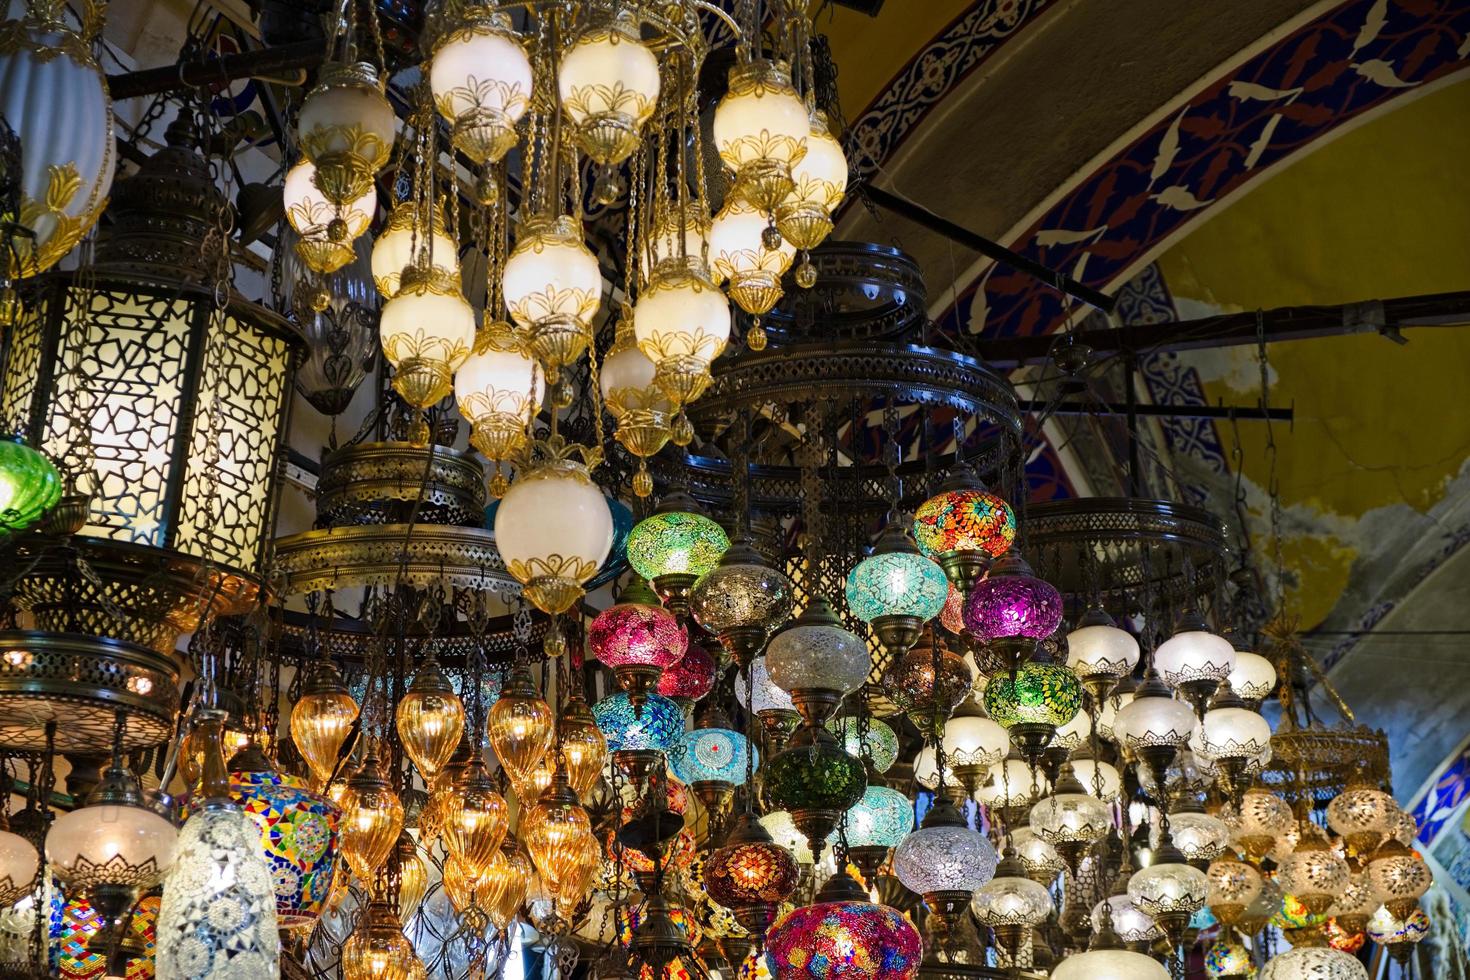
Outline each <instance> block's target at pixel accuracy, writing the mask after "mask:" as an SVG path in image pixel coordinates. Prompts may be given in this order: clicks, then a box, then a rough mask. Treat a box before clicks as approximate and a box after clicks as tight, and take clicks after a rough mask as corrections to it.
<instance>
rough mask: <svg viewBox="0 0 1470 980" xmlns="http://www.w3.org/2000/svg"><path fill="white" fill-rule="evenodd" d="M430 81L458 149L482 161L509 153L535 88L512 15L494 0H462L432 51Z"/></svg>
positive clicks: (472, 158) (496, 158) (479, 162)
mask: <svg viewBox="0 0 1470 980" xmlns="http://www.w3.org/2000/svg"><path fill="white" fill-rule="evenodd" d="M429 87H430V89H431V90H432V91H433V94H434V105H435V107H437V108H438V110H439V115H441V116H443V117H444V119H445V121H447V122H448V123H449V124H450V130H449V132H450V139H451V140H453V142H454V147H455V149H457V150H459V151H460V152H461V153H463V154H464V155H465V156H467V157H469V158H470V159H471V160H472V161H474V162H475V163H477V164H480V165H481V166H483V165H484V164H486V163H490V162H494V161H497V160H499V159H500V158H501V157H503V156H505V154H506V151H508V150H509V149H510V148H511V147H512V146H514V145H515V143H516V123H518V122H520V120H521V117H522V116H524V115H525V114H526V110H527V109H528V108H529V107H530V103H531V93H532V91H533V88H534V86H533V83H532V77H531V62H530V59H529V58H527V57H526V51H525V48H524V47H523V46H522V43H521V39H520V37H518V36H517V35H516V33H515V32H514V31H513V30H512V29H511V26H510V17H509V15H508V14H506V13H505V12H504V11H502V10H499V9H497V5H496V4H494V3H491V2H488V0H473V2H469V3H465V4H462V5H460V7H459V16H458V18H457V19H455V20H453V21H452V22H451V23H449V24H446V25H445V28H444V30H443V31H441V32H440V33H439V34H438V40H437V41H436V43H435V45H434V47H433V48H432V50H431V51H430V62H429Z"/></svg>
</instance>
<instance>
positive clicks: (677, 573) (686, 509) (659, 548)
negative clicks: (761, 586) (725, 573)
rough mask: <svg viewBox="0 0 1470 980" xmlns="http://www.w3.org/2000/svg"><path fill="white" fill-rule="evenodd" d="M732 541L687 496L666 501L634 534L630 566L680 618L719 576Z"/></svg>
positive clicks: (675, 495)
mask: <svg viewBox="0 0 1470 980" xmlns="http://www.w3.org/2000/svg"><path fill="white" fill-rule="evenodd" d="M728 547H730V538H729V536H728V535H726V534H725V529H724V528H722V527H720V525H718V524H716V523H715V522H714V521H712V520H710V518H709V517H708V516H706V515H705V514H704V513H703V512H702V511H701V510H700V508H699V505H698V504H697V503H695V502H694V498H693V497H691V496H689V495H688V494H686V493H682V492H681V493H672V494H669V495H667V496H666V497H664V499H663V502H662V503H660V504H659V507H658V509H657V510H656V511H654V512H653V514H652V515H650V516H649V517H646V518H644V519H643V520H641V521H639V522H638V523H637V524H636V525H634V527H633V530H632V531H631V532H629V534H628V564H629V565H631V566H632V567H633V571H635V572H637V573H638V574H639V575H642V576H643V577H644V578H645V579H647V580H648V581H649V582H650V583H651V584H652V585H653V589H654V591H655V592H657V593H658V595H659V597H660V598H661V599H663V601H664V604H665V605H666V606H668V607H669V609H670V610H672V611H674V612H676V613H680V614H682V613H684V612H687V611H688V609H689V593H690V590H691V589H692V588H693V587H694V583H695V582H696V581H698V580H699V577H700V576H701V575H705V574H707V573H709V572H711V571H713V570H714V568H715V566H716V565H718V564H719V561H720V557H721V556H722V555H724V553H725V549H726V548H728Z"/></svg>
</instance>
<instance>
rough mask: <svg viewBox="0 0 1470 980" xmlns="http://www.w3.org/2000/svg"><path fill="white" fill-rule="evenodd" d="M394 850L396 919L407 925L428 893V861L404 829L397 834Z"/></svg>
mask: <svg viewBox="0 0 1470 980" xmlns="http://www.w3.org/2000/svg"><path fill="white" fill-rule="evenodd" d="M394 850H395V851H396V852H397V853H396V854H395V858H396V859H397V862H398V921H399V923H400V924H401V925H404V926H407V925H408V923H409V920H411V919H412V918H413V917H414V915H415V914H417V913H418V910H419V907H420V906H422V905H423V904H424V896H426V895H427V894H428V893H429V863H428V862H427V861H425V860H424V856H423V855H422V854H420V853H419V848H418V845H417V844H415V843H414V839H413V838H412V837H410V836H409V835H408V831H406V830H405V831H404V832H403V833H401V834H399V835H398V843H397V845H396V846H395V847H394Z"/></svg>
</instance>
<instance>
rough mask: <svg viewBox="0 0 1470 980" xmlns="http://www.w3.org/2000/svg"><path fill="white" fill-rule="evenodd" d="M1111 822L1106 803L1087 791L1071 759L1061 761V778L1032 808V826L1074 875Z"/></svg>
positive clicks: (1110, 826)
mask: <svg viewBox="0 0 1470 980" xmlns="http://www.w3.org/2000/svg"><path fill="white" fill-rule="evenodd" d="M1112 826H1113V820H1112V812H1111V810H1110V809H1109V808H1108V805H1107V804H1106V803H1104V802H1103V801H1102V800H1100V799H1098V798H1097V797H1095V796H1092V795H1090V794H1089V793H1088V792H1087V790H1086V788H1085V787H1083V785H1082V783H1081V782H1080V781H1079V780H1078V779H1077V775H1076V773H1075V772H1074V771H1073V769H1072V764H1071V763H1070V762H1067V763H1064V764H1063V765H1062V773H1061V778H1060V779H1058V780H1057V784H1056V789H1055V790H1054V791H1053V792H1052V794H1051V795H1050V796H1047V797H1043V798H1042V799H1040V800H1038V801H1037V802H1036V804H1035V805H1034V806H1032V808H1031V829H1032V830H1033V831H1034V832H1035V833H1036V836H1037V837H1040V838H1041V839H1042V840H1044V841H1046V842H1047V843H1048V844H1050V845H1051V846H1052V847H1054V848H1056V850H1057V853H1058V854H1060V855H1061V856H1062V860H1063V861H1065V862H1067V867H1068V868H1069V869H1070V870H1071V872H1072V874H1073V875H1074V876H1075V875H1077V874H1078V873H1079V871H1080V868H1081V864H1082V859H1083V857H1085V856H1086V855H1087V853H1088V852H1089V851H1091V850H1092V845H1094V844H1096V843H1097V842H1098V841H1099V840H1101V839H1102V837H1103V835H1104V834H1106V833H1107V832H1108V831H1109V830H1111V829H1112Z"/></svg>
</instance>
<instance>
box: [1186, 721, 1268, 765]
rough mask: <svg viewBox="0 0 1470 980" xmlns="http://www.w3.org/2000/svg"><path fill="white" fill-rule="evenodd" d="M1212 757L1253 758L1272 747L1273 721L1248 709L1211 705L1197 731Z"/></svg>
mask: <svg viewBox="0 0 1470 980" xmlns="http://www.w3.org/2000/svg"><path fill="white" fill-rule="evenodd" d="M1197 735H1198V738H1199V745H1200V748H1201V749H1202V750H1203V752H1204V754H1205V755H1206V756H1209V757H1210V758H1211V759H1254V758H1255V757H1256V756H1258V755H1260V754H1261V753H1262V752H1264V751H1266V750H1267V749H1269V748H1270V747H1271V723H1270V722H1268V721H1266V719H1265V718H1262V717H1261V716H1260V715H1259V714H1257V713H1256V712H1254V711H1251V710H1250V709H1248V708H1212V709H1210V710H1209V711H1206V712H1205V717H1204V720H1203V721H1202V722H1200V729H1199V732H1198V733H1197Z"/></svg>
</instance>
